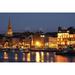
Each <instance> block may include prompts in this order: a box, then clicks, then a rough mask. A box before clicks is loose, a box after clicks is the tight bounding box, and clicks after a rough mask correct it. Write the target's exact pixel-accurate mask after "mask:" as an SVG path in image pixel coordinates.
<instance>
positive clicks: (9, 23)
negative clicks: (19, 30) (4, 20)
mask: <svg viewBox="0 0 75 75" xmlns="http://www.w3.org/2000/svg"><path fill="white" fill-rule="evenodd" d="M6 35H7V36H8V37H11V36H13V31H12V24H11V21H10V17H9V21H8V30H7V33H6Z"/></svg>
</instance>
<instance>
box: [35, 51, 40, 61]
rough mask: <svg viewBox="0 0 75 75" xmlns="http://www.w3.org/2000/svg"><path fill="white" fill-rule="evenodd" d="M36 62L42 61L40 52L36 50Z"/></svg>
mask: <svg viewBox="0 0 75 75" xmlns="http://www.w3.org/2000/svg"><path fill="white" fill-rule="evenodd" d="M36 62H40V53H39V52H36Z"/></svg>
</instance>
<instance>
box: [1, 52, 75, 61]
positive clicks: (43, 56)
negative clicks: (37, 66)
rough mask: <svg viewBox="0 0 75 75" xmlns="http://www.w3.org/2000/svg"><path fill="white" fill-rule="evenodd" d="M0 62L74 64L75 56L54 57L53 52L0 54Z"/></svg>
mask: <svg viewBox="0 0 75 75" xmlns="http://www.w3.org/2000/svg"><path fill="white" fill-rule="evenodd" d="M0 61H14V62H15V61H17V62H18V61H21V62H22V61H23V62H75V56H62V55H56V53H53V52H28V53H23V52H18V53H17V52H6V51H4V52H0Z"/></svg>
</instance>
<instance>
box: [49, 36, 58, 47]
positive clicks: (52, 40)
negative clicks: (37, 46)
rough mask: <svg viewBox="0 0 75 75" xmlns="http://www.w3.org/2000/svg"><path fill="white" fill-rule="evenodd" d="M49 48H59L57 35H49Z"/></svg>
mask: <svg viewBox="0 0 75 75" xmlns="http://www.w3.org/2000/svg"><path fill="white" fill-rule="evenodd" d="M49 48H58V45H57V37H49Z"/></svg>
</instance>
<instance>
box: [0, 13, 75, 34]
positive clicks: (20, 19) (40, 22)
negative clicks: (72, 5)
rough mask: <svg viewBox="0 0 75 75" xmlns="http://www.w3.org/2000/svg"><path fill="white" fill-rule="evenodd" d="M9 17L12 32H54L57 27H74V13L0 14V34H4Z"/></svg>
mask: <svg viewBox="0 0 75 75" xmlns="http://www.w3.org/2000/svg"><path fill="white" fill-rule="evenodd" d="M9 16H10V18H11V23H12V27H13V31H14V32H23V31H27V30H29V31H38V30H42V31H44V32H48V31H50V32H55V31H57V28H58V26H62V27H69V26H75V14H74V13H11V14H10V13H3V14H2V13H0V33H6V31H7V26H8V18H9Z"/></svg>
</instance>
